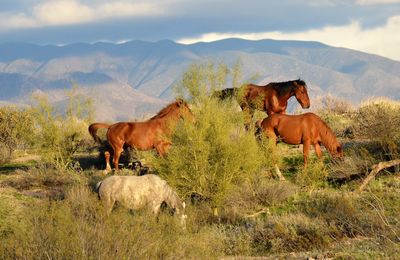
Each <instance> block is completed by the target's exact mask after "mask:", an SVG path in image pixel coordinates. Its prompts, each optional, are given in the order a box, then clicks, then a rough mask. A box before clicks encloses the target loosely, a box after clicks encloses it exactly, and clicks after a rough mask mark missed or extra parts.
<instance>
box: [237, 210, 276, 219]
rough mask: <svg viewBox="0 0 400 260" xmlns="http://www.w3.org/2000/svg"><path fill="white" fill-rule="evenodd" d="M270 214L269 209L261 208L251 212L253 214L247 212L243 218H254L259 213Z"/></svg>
mask: <svg viewBox="0 0 400 260" xmlns="http://www.w3.org/2000/svg"><path fill="white" fill-rule="evenodd" d="M264 213H265V214H271V213H270V212H269V209H262V210H260V211H257V212H255V213H253V214H248V215H245V216H244V217H245V218H255V217H257V216H258V215H261V214H264Z"/></svg>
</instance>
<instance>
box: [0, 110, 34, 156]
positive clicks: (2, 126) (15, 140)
mask: <svg viewBox="0 0 400 260" xmlns="http://www.w3.org/2000/svg"><path fill="white" fill-rule="evenodd" d="M32 121H33V118H32V116H31V114H30V113H29V111H28V110H27V109H21V108H17V107H12V106H6V107H1V108H0V163H4V162H6V161H7V160H9V159H10V157H11V154H12V152H13V151H15V150H16V149H17V148H22V147H26V146H28V145H29V144H30V142H31V139H32V134H33V127H32Z"/></svg>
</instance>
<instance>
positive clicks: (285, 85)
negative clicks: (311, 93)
mask: <svg viewBox="0 0 400 260" xmlns="http://www.w3.org/2000/svg"><path fill="white" fill-rule="evenodd" d="M294 82H296V83H297V84H299V85H301V86H304V87H307V85H306V83H305V82H304V80H301V79H296V80H289V81H284V82H271V83H269V84H267V85H266V87H272V88H273V89H275V90H276V91H277V92H278V95H279V96H283V95H285V94H287V93H290V92H291V91H292V90H293V89H294V88H295V87H296V86H295V85H294V84H293V83H294Z"/></svg>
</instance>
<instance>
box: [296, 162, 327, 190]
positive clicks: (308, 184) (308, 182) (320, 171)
mask: <svg viewBox="0 0 400 260" xmlns="http://www.w3.org/2000/svg"><path fill="white" fill-rule="evenodd" d="M327 177H328V171H327V168H326V166H325V164H324V163H323V162H322V161H321V160H318V161H311V160H309V162H308V164H307V167H303V168H299V170H298V172H297V174H296V183H297V184H298V185H300V186H302V187H305V188H308V189H311V190H312V189H315V188H317V187H322V186H324V185H325V184H326V182H325V181H326V179H327Z"/></svg>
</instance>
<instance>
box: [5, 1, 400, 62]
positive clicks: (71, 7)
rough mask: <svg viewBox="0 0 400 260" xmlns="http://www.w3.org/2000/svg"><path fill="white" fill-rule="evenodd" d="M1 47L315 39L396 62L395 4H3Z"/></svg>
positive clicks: (398, 16)
mask: <svg viewBox="0 0 400 260" xmlns="http://www.w3.org/2000/svg"><path fill="white" fill-rule="evenodd" d="M0 19H1V21H2V22H1V23H0V42H15V41H18V42H21V41H22V42H32V43H38V44H68V43H72V42H96V41H110V42H124V41H128V40H146V41H158V40H163V39H171V40H174V41H178V42H181V43H192V42H196V41H213V40H218V39H223V38H228V37H239V38H245V39H253V40H256V39H265V38H268V39H288V40H312V41H320V42H323V43H325V44H328V45H333V46H337V47H346V48H351V49H356V50H361V51H365V52H369V53H375V54H379V55H382V56H385V57H388V58H391V59H395V60H400V0H308V1H307V0H279V1H270V0H264V1H262V0H246V1H243V0H218V1H217V0H213V1H211V0H197V1H195V0H115V1H105V0H1V1H0Z"/></svg>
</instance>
